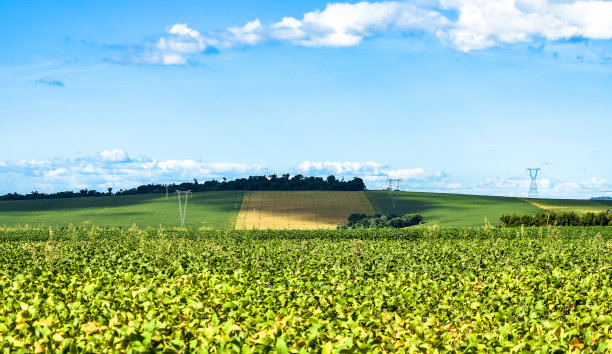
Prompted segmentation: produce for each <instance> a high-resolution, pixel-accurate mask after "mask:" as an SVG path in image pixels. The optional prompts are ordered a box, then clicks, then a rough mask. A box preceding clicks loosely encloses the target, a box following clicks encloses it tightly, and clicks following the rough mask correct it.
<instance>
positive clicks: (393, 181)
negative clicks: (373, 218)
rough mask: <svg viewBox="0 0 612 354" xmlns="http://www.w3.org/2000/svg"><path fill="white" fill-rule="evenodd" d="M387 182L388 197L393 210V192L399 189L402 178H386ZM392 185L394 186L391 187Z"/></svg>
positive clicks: (395, 202) (394, 199)
mask: <svg viewBox="0 0 612 354" xmlns="http://www.w3.org/2000/svg"><path fill="white" fill-rule="evenodd" d="M387 182H388V183H389V187H387V190H388V191H389V199H391V206H392V207H393V210H395V207H396V206H397V196H396V195H395V193H394V192H395V191H396V190H399V187H400V183H401V182H402V180H401V179H391V178H389V179H387ZM393 186H395V188H393Z"/></svg>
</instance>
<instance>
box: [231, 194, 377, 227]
mask: <svg viewBox="0 0 612 354" xmlns="http://www.w3.org/2000/svg"><path fill="white" fill-rule="evenodd" d="M352 213H363V214H367V215H374V208H372V204H370V201H369V200H368V198H367V197H366V196H365V193H363V192H336V191H334V192H328V191H290V192H285V191H252V192H247V193H246V194H245V196H244V200H243V201H242V206H241V208H240V213H239V214H238V220H237V221H236V229H302V230H303V229H335V228H336V226H338V225H340V224H344V223H346V221H347V219H348V217H349V215H351V214H352Z"/></svg>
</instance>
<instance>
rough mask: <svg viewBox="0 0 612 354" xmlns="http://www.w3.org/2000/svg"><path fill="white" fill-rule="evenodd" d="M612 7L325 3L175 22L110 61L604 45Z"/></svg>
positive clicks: (502, 1)
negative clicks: (224, 24) (271, 16)
mask: <svg viewBox="0 0 612 354" xmlns="http://www.w3.org/2000/svg"><path fill="white" fill-rule="evenodd" d="M611 18H612V2H608V1H585V0H578V1H548V0H437V1H433V0H432V1H428V0H415V1H412V2H408V1H406V2H400V1H381V2H367V1H363V2H358V3H340V2H337V3H329V4H327V6H326V7H325V8H324V9H323V10H313V11H310V12H307V13H305V14H304V15H303V16H302V17H301V18H296V17H291V16H286V17H283V18H282V19H281V20H279V21H278V22H274V23H270V24H262V23H261V21H260V20H259V19H257V18H255V19H254V20H252V21H250V22H248V23H246V24H244V25H241V26H240V25H239V26H232V27H229V28H227V29H226V30H223V31H216V32H207V33H201V32H200V31H198V30H196V29H193V28H190V27H189V25H188V24H187V23H176V24H174V25H171V26H169V27H168V28H167V29H166V33H165V34H164V35H162V36H160V37H159V38H158V39H157V40H156V41H154V42H151V43H147V44H145V46H143V48H142V50H140V51H138V52H136V53H133V52H131V53H127V54H120V55H117V56H115V57H114V58H113V60H114V61H116V62H131V63H139V64H158V65H184V64H186V63H187V62H188V61H189V59H190V58H191V56H193V55H195V54H199V53H205V52H207V51H216V50H222V49H228V48H234V47H239V46H256V45H258V44H260V43H265V42H271V41H284V42H289V43H291V44H293V45H299V46H307V47H351V46H356V45H359V44H360V43H361V42H363V40H365V39H368V38H373V37H380V36H387V35H411V34H429V35H431V36H432V37H434V38H437V39H438V40H439V41H440V42H441V43H443V44H444V45H448V46H450V47H452V48H454V49H456V50H457V51H460V52H470V51H474V50H481V49H486V48H491V47H496V46H500V45H505V44H516V43H529V42H532V41H534V40H545V41H551V42H554V41H567V40H574V39H579V40H608V39H611V38H612V21H610V19H611Z"/></svg>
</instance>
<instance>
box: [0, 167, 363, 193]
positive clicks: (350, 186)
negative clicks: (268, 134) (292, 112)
mask: <svg viewBox="0 0 612 354" xmlns="http://www.w3.org/2000/svg"><path fill="white" fill-rule="evenodd" d="M365 188H366V187H365V184H364V183H363V180H362V179H361V178H359V177H354V178H353V179H352V180H350V181H345V180H344V179H342V180H339V179H337V178H336V177H334V176H333V175H331V176H328V177H327V178H325V179H323V178H322V177H304V176H303V175H295V176H293V177H291V176H290V175H289V174H288V173H287V174H284V175H281V176H280V177H278V176H277V175H276V174H272V175H269V176H266V175H264V176H249V178H237V179H235V180H232V181H228V180H226V179H225V178H223V179H222V180H221V181H217V180H214V179H213V180H211V181H205V182H202V183H200V182H198V180H197V179H195V178H194V179H193V182H183V183H180V184H174V183H173V184H169V185H168V193H174V192H175V191H177V190H181V191H184V190H191V191H192V192H207V191H239V190H245V191H362V190H365ZM155 193H166V186H165V185H163V184H147V185H142V186H138V187H136V188H130V189H120V190H119V191H118V192H116V193H113V189H112V188H108V189H107V191H106V192H98V191H96V190H88V189H82V190H80V191H79V192H73V191H65V192H57V193H39V192H31V193H28V194H19V193H8V194H5V195H3V196H0V200H29V199H60V198H79V197H102V196H112V195H134V194H155Z"/></svg>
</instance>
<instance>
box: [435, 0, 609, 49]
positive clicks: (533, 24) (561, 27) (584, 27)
mask: <svg viewBox="0 0 612 354" xmlns="http://www.w3.org/2000/svg"><path fill="white" fill-rule="evenodd" d="M441 4H442V7H443V8H446V9H453V10H456V11H457V12H458V14H459V18H458V20H457V21H456V22H454V23H452V24H450V25H449V26H446V27H445V28H440V29H439V31H438V36H439V37H440V38H441V39H443V40H446V41H449V42H450V43H451V44H452V45H453V46H454V47H455V48H457V49H459V50H461V51H465V52H467V51H470V50H475V49H483V48H488V47H491V46H496V45H500V44H512V43H518V42H529V41H531V40H532V39H533V38H536V37H542V38H545V39H547V40H550V41H556V40H559V39H569V38H577V37H582V38H589V39H610V38H612V21H610V19H611V18H612V3H611V2H607V1H572V2H562V3H558V2H549V1H546V0H497V1H491V0H442V1H441Z"/></svg>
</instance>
